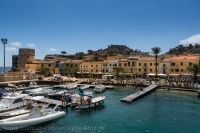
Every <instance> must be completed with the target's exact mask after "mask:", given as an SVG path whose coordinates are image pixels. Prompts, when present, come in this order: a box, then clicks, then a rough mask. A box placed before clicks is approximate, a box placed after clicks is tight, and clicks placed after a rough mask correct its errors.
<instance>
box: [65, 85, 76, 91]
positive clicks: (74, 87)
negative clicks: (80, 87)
mask: <svg viewBox="0 0 200 133" xmlns="http://www.w3.org/2000/svg"><path fill="white" fill-rule="evenodd" d="M76 87H77V84H68V85H67V89H68V90H71V89H76Z"/></svg>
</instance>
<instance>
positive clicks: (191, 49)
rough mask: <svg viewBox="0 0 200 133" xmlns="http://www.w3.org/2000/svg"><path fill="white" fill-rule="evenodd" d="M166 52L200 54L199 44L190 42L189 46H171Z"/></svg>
mask: <svg viewBox="0 0 200 133" xmlns="http://www.w3.org/2000/svg"><path fill="white" fill-rule="evenodd" d="M166 54H175V55H187V54H200V45H199V44H197V43H196V44H195V45H193V44H189V45H188V46H183V45H178V46H177V47H175V48H171V49H170V50H169V51H168V52H167V53H166Z"/></svg>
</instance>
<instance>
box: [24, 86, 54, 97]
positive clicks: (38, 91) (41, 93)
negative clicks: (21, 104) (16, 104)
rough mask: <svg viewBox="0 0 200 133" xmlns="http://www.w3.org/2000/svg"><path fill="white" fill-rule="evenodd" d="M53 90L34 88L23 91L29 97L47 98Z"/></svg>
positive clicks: (49, 88)
mask: <svg viewBox="0 0 200 133" xmlns="http://www.w3.org/2000/svg"><path fill="white" fill-rule="evenodd" d="M52 91H53V90H52V89H51V87H48V86H46V87H40V88H36V89H29V90H25V93H26V94H29V95H30V96H47V95H48V93H50V92H52Z"/></svg>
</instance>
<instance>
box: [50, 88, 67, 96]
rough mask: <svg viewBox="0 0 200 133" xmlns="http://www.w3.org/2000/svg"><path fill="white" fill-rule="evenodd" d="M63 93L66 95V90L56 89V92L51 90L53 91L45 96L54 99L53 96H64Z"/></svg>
mask: <svg viewBox="0 0 200 133" xmlns="http://www.w3.org/2000/svg"><path fill="white" fill-rule="evenodd" d="M64 93H67V90H65V89H63V90H60V89H57V90H53V91H51V92H49V93H48V94H47V95H48V96H50V97H54V96H58V95H61V94H64Z"/></svg>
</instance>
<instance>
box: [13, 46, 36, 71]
mask: <svg viewBox="0 0 200 133" xmlns="http://www.w3.org/2000/svg"><path fill="white" fill-rule="evenodd" d="M34 57H35V49H30V48H20V49H19V54H18V55H13V56H12V65H13V66H12V67H13V68H24V67H25V65H26V64H30V63H32V62H33V61H34V60H35V59H34Z"/></svg>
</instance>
